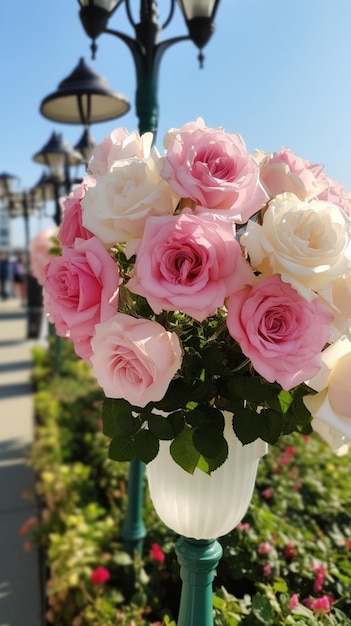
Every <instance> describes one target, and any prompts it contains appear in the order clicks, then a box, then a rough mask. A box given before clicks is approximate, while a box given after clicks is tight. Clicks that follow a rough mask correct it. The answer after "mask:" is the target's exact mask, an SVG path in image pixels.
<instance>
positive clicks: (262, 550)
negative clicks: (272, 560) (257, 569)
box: [258, 541, 272, 554]
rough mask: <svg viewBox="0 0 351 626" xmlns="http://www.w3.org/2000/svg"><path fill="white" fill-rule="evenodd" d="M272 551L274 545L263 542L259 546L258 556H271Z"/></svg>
mask: <svg viewBox="0 0 351 626" xmlns="http://www.w3.org/2000/svg"><path fill="white" fill-rule="evenodd" d="M271 550H272V544H271V543H269V541H262V542H261V543H260V545H259V546H258V554H269V553H270V552H271Z"/></svg>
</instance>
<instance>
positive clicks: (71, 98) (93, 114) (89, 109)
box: [40, 58, 130, 128]
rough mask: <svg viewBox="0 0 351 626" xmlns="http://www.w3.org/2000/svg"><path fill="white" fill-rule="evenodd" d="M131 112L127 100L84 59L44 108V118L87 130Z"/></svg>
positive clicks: (47, 97)
mask: <svg viewBox="0 0 351 626" xmlns="http://www.w3.org/2000/svg"><path fill="white" fill-rule="evenodd" d="M129 109H130V104H129V102H128V100H127V98H126V97H125V96H124V95H123V94H120V93H118V92H115V91H112V89H110V87H109V85H108V82H107V80H106V79H105V78H103V77H102V76H99V74H97V73H96V72H95V71H94V70H93V69H92V68H91V67H89V65H88V64H87V63H86V61H85V60H84V59H83V58H81V59H80V61H79V63H78V65H77V66H76V67H75V68H74V70H73V71H72V72H71V73H70V74H69V75H68V76H67V77H66V78H64V79H63V80H62V81H61V82H60V84H59V86H58V88H57V90H56V91H55V92H53V93H51V94H50V95H48V96H46V98H44V100H43V101H42V103H41V105H40V112H41V114H42V115H43V116H44V117H47V118H48V119H50V120H54V121H55V122H62V123H64V124H83V126H84V127H85V128H88V127H89V126H90V124H94V123H96V122H107V121H109V120H112V119H115V118H116V117H120V116H121V115H124V114H125V113H128V111H129Z"/></svg>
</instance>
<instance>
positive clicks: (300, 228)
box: [242, 194, 351, 297]
mask: <svg viewBox="0 0 351 626" xmlns="http://www.w3.org/2000/svg"><path fill="white" fill-rule="evenodd" d="M242 243H243V245H244V246H245V248H246V250H247V253H248V255H249V257H250V263H251V265H252V267H253V268H254V269H258V270H259V271H260V272H262V273H263V274H265V275H268V276H269V275H272V274H281V277H282V279H283V280H284V281H285V282H290V283H291V284H292V285H293V286H294V288H295V289H297V290H298V291H299V292H300V293H302V295H304V296H305V297H306V294H305V293H304V290H303V287H305V288H307V289H312V290H313V291H317V292H319V291H320V290H322V289H326V288H327V287H328V286H329V285H331V284H332V283H333V282H334V281H335V280H336V279H337V278H339V277H340V276H343V275H345V274H349V273H350V267H351V258H350V247H349V244H350V235H349V232H348V228H347V221H346V217H345V215H344V214H343V212H342V210H341V209H340V208H339V207H337V206H336V205H334V204H331V203H330V202H324V201H321V200H315V201H312V202H303V201H301V200H299V199H298V198H297V197H296V196H294V195H293V194H281V195H279V196H276V198H274V199H273V200H271V201H270V203H269V206H268V208H267V210H266V211H265V213H264V217H263V224H262V226H261V225H259V224H257V223H256V222H253V221H250V222H249V223H248V226H247V232H246V234H245V235H244V236H243V237H242ZM299 286H300V288H299ZM301 286H302V290H301Z"/></svg>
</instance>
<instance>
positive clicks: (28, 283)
mask: <svg viewBox="0 0 351 626" xmlns="http://www.w3.org/2000/svg"><path fill="white" fill-rule="evenodd" d="M0 198H1V201H2V205H3V208H4V210H5V211H6V213H7V215H8V216H9V218H15V217H19V216H22V217H23V218H24V229H25V255H24V259H25V263H24V284H25V287H26V289H25V297H26V305H27V337H28V338H29V339H32V338H37V337H38V333H39V328H40V322H41V316H42V304H41V289H39V285H38V284H37V282H36V281H35V282H34V279H33V277H32V276H31V269H30V253H29V244H30V228H29V217H30V215H31V214H32V213H33V212H34V211H36V210H39V209H41V207H42V205H43V203H44V201H45V199H44V195H43V193H42V188H41V187H40V186H38V185H36V186H34V187H32V188H31V189H29V190H22V191H20V190H19V179H18V177H17V176H13V175H12V174H8V173H6V172H3V173H2V174H0Z"/></svg>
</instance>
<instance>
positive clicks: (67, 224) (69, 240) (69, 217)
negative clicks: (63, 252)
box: [58, 178, 95, 248]
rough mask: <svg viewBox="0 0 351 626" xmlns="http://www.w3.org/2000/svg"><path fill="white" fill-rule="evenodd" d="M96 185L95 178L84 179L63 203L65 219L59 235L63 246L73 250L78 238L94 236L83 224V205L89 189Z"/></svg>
mask: <svg viewBox="0 0 351 626" xmlns="http://www.w3.org/2000/svg"><path fill="white" fill-rule="evenodd" d="M94 185H95V180H94V178H84V179H83V181H82V182H81V184H80V185H78V186H77V187H76V188H75V189H74V190H73V191H72V192H71V193H70V194H69V196H67V198H64V200H63V201H62V208H63V218H62V222H61V225H60V230H59V233H58V238H59V241H60V242H61V244H62V245H63V246H67V247H69V248H71V247H72V246H74V242H75V240H76V238H77V237H78V238H80V239H89V238H90V237H92V236H93V233H92V232H90V230H88V229H87V228H84V226H83V224H82V205H81V200H82V198H84V196H85V193H86V191H87V189H88V187H93V186H94Z"/></svg>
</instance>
